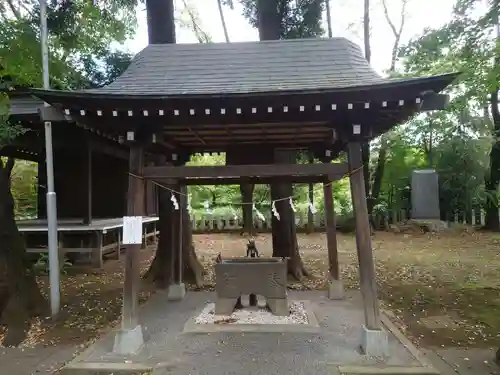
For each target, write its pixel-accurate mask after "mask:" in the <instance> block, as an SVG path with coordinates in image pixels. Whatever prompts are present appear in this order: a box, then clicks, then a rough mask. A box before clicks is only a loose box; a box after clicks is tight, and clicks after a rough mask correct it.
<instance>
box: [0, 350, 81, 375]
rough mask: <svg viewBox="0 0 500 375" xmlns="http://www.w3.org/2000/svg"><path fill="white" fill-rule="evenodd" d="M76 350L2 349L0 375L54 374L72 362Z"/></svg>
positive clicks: (0, 351)
mask: <svg viewBox="0 0 500 375" xmlns="http://www.w3.org/2000/svg"><path fill="white" fill-rule="evenodd" d="M75 351H76V348H75V347H73V346H66V347H61V346H51V347H36V348H4V347H0V374H2V375H3V374H5V375H11V374H12V375H14V374H16V375H18V374H19V375H31V374H37V375H38V374H53V373H55V372H56V371H58V370H59V369H60V368H61V367H62V366H64V364H65V363H67V362H69V361H71V359H72V358H73V353H74V352H75Z"/></svg>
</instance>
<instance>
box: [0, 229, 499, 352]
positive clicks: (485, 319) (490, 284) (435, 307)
mask: <svg viewBox="0 0 500 375" xmlns="http://www.w3.org/2000/svg"><path fill="white" fill-rule="evenodd" d="M194 241H195V247H196V252H197V254H198V257H199V259H200V260H201V261H202V263H203V264H204V266H205V269H206V270H207V274H206V284H207V287H211V286H212V285H213V272H211V271H210V270H211V268H212V267H211V266H212V265H213V263H214V260H215V257H216V256H217V254H219V253H221V254H222V256H225V257H231V256H243V255H244V254H245V249H246V247H245V245H246V239H245V238H244V237H241V236H240V235H239V234H211V235H208V234H200V235H195V236H194ZM298 241H299V247H300V249H301V254H302V257H303V260H304V263H305V266H306V268H307V269H308V270H309V271H310V272H311V274H312V278H310V279H308V280H305V281H304V282H303V283H298V282H293V281H291V285H290V286H291V287H292V288H297V289H300V288H307V289H309V288H314V289H321V288H323V287H324V286H325V272H326V268H327V252H326V236H325V234H319V233H317V234H311V235H305V234H300V235H299V238H298ZM338 243H339V252H340V263H341V270H342V275H343V279H344V282H345V285H346V287H348V288H357V287H358V276H357V275H358V270H357V259H356V247H355V239H354V236H347V235H342V234H340V235H339V237H338ZM372 243H373V249H374V253H375V258H376V266H377V277H378V283H379V294H380V298H381V301H382V303H383V305H384V307H386V308H387V309H390V310H391V311H392V312H393V313H394V315H395V319H397V320H398V323H399V324H400V326H403V327H405V328H406V329H407V330H408V332H407V333H408V334H409V335H410V336H411V337H413V339H414V340H415V341H417V342H418V343H420V344H421V345H423V346H430V345H432V346H443V347H445V346H467V347H471V346H474V347H483V346H488V347H489V346H499V345H500V319H499V318H498V311H500V293H499V287H500V273H499V267H500V236H495V235H491V234H486V233H480V232H472V231H460V232H453V233H445V234H429V233H427V234H424V233H415V234H400V233H398V234H392V233H385V232H377V233H376V234H375V235H374V237H373V238H372ZM256 245H257V247H258V249H259V251H260V252H261V254H263V255H270V254H271V235H270V234H262V235H259V236H258V237H257V238H256ZM154 250H155V249H154V247H149V248H148V249H145V250H143V251H142V252H141V266H142V270H143V271H145V270H146V269H147V267H148V265H149V264H150V262H151V259H152V257H153V255H154ZM122 280H123V264H122V261H117V260H108V261H107V262H105V267H104V270H103V271H100V272H92V271H89V270H87V271H84V272H82V270H77V269H71V268H69V269H68V270H67V272H66V274H64V275H62V289H61V292H62V296H61V298H62V306H63V314H62V316H61V318H60V319H59V320H58V321H57V322H55V323H54V322H52V321H51V320H50V319H38V320H36V321H35V322H33V325H32V328H31V330H30V332H29V334H28V337H27V339H26V342H25V344H27V345H37V344H45V345H54V344H76V345H82V347H83V346H84V345H85V343H88V342H89V341H91V340H92V339H94V338H95V337H97V336H99V334H100V333H101V332H102V330H104V329H106V327H108V326H109V325H110V324H112V323H113V322H117V321H118V319H119V317H120V312H121V293H122ZM40 284H41V285H42V287H43V290H45V292H47V278H46V277H40ZM152 292H153V290H152V288H151V287H150V286H148V285H147V284H145V285H144V286H143V290H142V293H141V302H144V301H145V300H146V299H147V298H148V297H149V296H150V295H151V293H152ZM1 333H2V328H1V326H0V342H1V336H2V334H1Z"/></svg>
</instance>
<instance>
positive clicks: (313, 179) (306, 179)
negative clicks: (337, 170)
mask: <svg viewBox="0 0 500 375" xmlns="http://www.w3.org/2000/svg"><path fill="white" fill-rule="evenodd" d="M342 177H343V175H339V176H338V177H333V178H330V177H328V176H290V177H244V178H243V179H244V181H245V183H250V184H254V185H269V184H274V183H278V182H284V181H286V182H290V183H295V184H308V183H313V184H316V183H326V182H330V180H331V179H333V180H339V179H341V178H342ZM154 181H155V182H156V183H158V184H160V185H174V184H176V183H179V182H181V183H182V184H183V185H188V186H201V185H239V184H241V183H242V178H241V177H223V178H213V177H212V178H185V179H171V178H164V179H163V178H155V179H154Z"/></svg>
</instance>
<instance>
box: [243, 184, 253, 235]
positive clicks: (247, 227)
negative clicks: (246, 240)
mask: <svg viewBox="0 0 500 375" xmlns="http://www.w3.org/2000/svg"><path fill="white" fill-rule="evenodd" d="M254 188H255V185H254V184H249V183H241V184H240V193H241V201H242V202H243V206H242V211H243V232H242V234H245V233H247V234H248V235H250V236H251V235H253V234H254V227H253V206H252V201H253V191H254Z"/></svg>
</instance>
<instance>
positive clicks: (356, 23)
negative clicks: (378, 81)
mask: <svg viewBox="0 0 500 375" xmlns="http://www.w3.org/2000/svg"><path fill="white" fill-rule="evenodd" d="M188 3H189V4H190V5H192V6H193V7H195V8H196V9H197V11H198V14H199V16H200V18H201V23H202V25H201V26H202V29H203V30H204V31H205V32H207V33H208V34H209V35H210V36H211V37H212V39H213V41H214V42H220V43H222V42H225V40H224V33H223V30H222V25H221V22H220V17H219V11H218V7H217V0H190V1H188ZM235 3H238V0H236V1H235ZM363 3H364V2H363V1H362V0H330V9H331V16H332V25H333V27H332V28H333V36H336V37H346V38H348V39H350V40H352V41H354V42H356V43H358V44H359V45H360V46H362V45H363V38H362V35H363V29H362V20H363ZM454 3H455V0H409V1H408V4H407V6H406V20H405V24H404V28H403V33H402V40H401V42H402V43H403V44H404V43H405V42H407V41H409V40H410V39H411V38H412V37H415V36H417V35H419V34H421V33H422V32H423V30H424V29H425V28H426V27H431V28H436V27H439V26H441V25H442V24H444V23H446V22H447V21H449V20H450V17H451V12H452V7H453V4H454ZM387 4H388V8H389V13H390V16H391V19H392V20H393V23H394V24H395V26H396V28H398V27H399V25H400V14H401V4H402V0H387ZM182 6H183V5H182V0H176V9H181V8H182ZM371 8H372V9H371V49H372V62H371V63H372V66H373V67H374V68H375V69H376V70H377V71H378V72H380V73H382V72H383V71H385V70H386V69H388V68H389V65H390V59H391V50H392V45H393V43H394V36H393V34H392V32H391V29H390V28H389V26H388V24H387V22H386V20H385V17H384V13H383V8H382V6H381V0H372V6H371ZM241 13H242V9H241V6H240V5H239V4H236V6H235V9H234V10H231V9H229V8H225V9H224V16H225V18H226V23H227V28H228V32H229V37H230V40H231V42H238V41H252V40H258V33H257V30H256V29H254V28H253V27H252V26H250V25H249V23H248V22H247V21H246V20H245V18H244V17H243V16H242V15H241ZM137 19H138V28H137V32H136V35H135V37H134V38H133V39H132V40H130V41H128V42H127V43H126V45H125V46H126V48H127V49H129V50H130V51H131V52H133V53H137V52H139V51H140V50H142V49H143V48H144V47H146V45H147V42H148V36H147V23H146V11H145V8H144V6H142V7H140V8H138V11H137ZM324 28H325V30H326V21H325V22H324ZM176 34H177V43H196V42H197V40H196V37H195V35H194V33H193V32H192V31H191V30H189V29H186V28H180V27H178V28H177V30H176ZM325 36H326V35H325Z"/></svg>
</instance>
